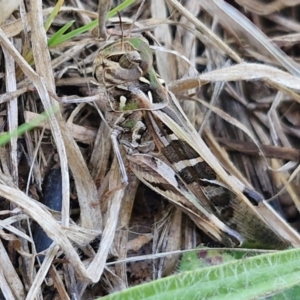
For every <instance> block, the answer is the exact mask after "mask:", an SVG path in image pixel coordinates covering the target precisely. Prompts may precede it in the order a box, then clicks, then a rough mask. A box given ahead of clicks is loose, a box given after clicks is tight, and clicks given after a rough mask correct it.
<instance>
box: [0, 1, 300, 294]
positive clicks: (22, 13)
mask: <svg viewBox="0 0 300 300" xmlns="http://www.w3.org/2000/svg"><path fill="white" fill-rule="evenodd" d="M2 2H3V1H2ZM120 2H121V1H119V2H118V3H120ZM131 2H134V1H131ZM0 3H1V0H0ZM19 3H20V1H11V3H9V5H12V7H9V5H8V6H5V7H4V8H5V9H4V10H6V11H7V13H6V11H5V12H4V11H3V12H2V13H1V16H0V23H1V22H3V23H2V24H1V25H0V45H1V48H2V50H3V51H2V52H3V55H2V56H1V57H2V63H1V64H0V87H1V91H2V94H1V95H0V128H1V130H2V131H7V132H9V131H13V130H14V129H15V128H17V127H18V126H19V125H20V124H22V123H24V122H31V121H32V120H33V119H35V117H36V116H40V115H41V114H42V113H43V112H44V111H46V112H48V113H49V120H48V121H47V122H43V123H41V124H39V125H37V126H36V128H35V129H34V130H32V131H30V132H27V133H26V134H25V135H24V136H19V137H13V138H12V139H11V140H10V145H9V146H8V145H6V146H3V147H1V148H0V165H1V172H0V196H1V197H0V239H1V240H0V282H1V284H0V285H1V292H2V294H3V296H4V297H6V298H7V299H13V298H16V299H25V298H26V297H27V298H28V299H29V298H30V299H33V298H36V299H42V298H43V297H44V298H46V297H60V298H61V299H71V298H72V295H76V297H77V298H78V299H94V298H96V297H97V296H104V295H106V294H107V293H110V292H112V291H118V290H123V289H126V288H128V287H129V286H133V285H137V284H140V283H143V282H147V281H150V280H152V279H153V278H160V277H163V276H167V275H169V274H172V273H174V271H175V272H176V269H177V263H178V259H179V258H180V253H181V252H180V251H179V250H178V249H182V250H184V251H188V249H190V248H195V247H197V246H198V245H199V244H202V245H213V246H219V244H216V243H215V242H213V241H212V240H211V239H210V238H209V237H208V236H207V235H205V234H204V233H203V232H202V231H200V230H199V229H198V228H196V226H195V224H194V222H193V221H192V220H191V219H190V218H189V217H188V216H186V215H185V214H182V212H181V211H179V210H177V209H174V206H173V205H171V204H170V203H168V202H166V201H164V199H162V198H161V197H160V196H159V195H158V194H156V193H154V192H153V191H151V190H150V189H149V188H147V187H146V186H145V185H144V184H142V183H141V184H140V182H139V181H138V179H137V177H136V176H135V175H133V173H131V171H133V170H132V169H131V170H130V166H129V164H128V160H127V158H126V156H124V157H123V159H124V164H125V168H126V172H127V174H128V177H129V185H128V186H127V187H124V186H123V185H122V183H121V178H120V171H119V166H118V164H117V162H116V160H115V155H114V153H113V150H112V147H111V130H112V128H110V127H109V124H111V123H110V120H109V118H108V115H107V114H106V115H105V113H106V110H107V102H108V101H107V100H108V97H109V92H108V90H106V89H104V88H102V87H99V86H98V85H97V86H95V84H94V82H93V80H94V77H93V71H92V70H93V61H94V59H95V57H96V55H97V53H98V51H99V48H101V47H103V46H104V45H107V44H108V43H110V42H111V41H115V40H119V39H120V36H121V35H124V38H126V37H127V35H130V36H131V37H136V36H138V37H139V36H140V34H141V33H143V36H144V37H146V38H147V39H148V40H149V43H150V45H151V49H154V50H155V56H154V63H153V65H154V68H155V69H156V70H157V71H158V73H159V74H160V75H161V77H162V78H163V79H164V80H165V81H166V82H167V83H168V89H169V90H170V91H172V92H173V93H174V94H175V96H176V98H177V99H178V100H179V103H180V104H181V106H182V108H183V110H184V111H185V115H186V116H187V117H188V118H189V119H190V121H191V124H192V125H187V127H186V128H188V127H189V126H193V127H194V128H195V129H196V131H195V134H194V135H192V136H188V137H186V135H189V134H185V136H184V134H183V131H182V130H180V128H179V127H178V126H179V125H178V124H173V123H172V121H171V120H169V119H168V118H169V117H168V118H167V117H166V114H164V111H163V110H159V109H161V108H162V107H163V106H164V105H165V104H163V105H162V104H161V106H160V107H159V109H158V110H154V111H149V114H152V115H153V116H156V117H157V119H159V120H162V121H161V122H162V123H164V121H165V123H164V124H169V125H170V123H171V124H172V126H171V127H172V130H173V131H174V132H175V131H176V130H177V129H178V131H176V132H175V133H176V134H175V135H177V137H179V138H182V139H183V140H185V141H187V143H190V144H193V145H194V144H196V146H195V147H196V148H197V150H198V152H199V153H201V154H202V156H203V158H204V159H205V160H206V161H207V162H208V164H209V165H210V166H212V167H213V168H214V169H215V170H217V171H218V172H219V175H220V176H221V177H222V178H223V179H224V183H226V184H227V185H229V186H232V187H233V188H232V190H234V191H235V192H236V193H237V194H239V196H240V197H241V198H243V197H244V196H243V194H242V193H241V191H240V185H242V183H243V185H244V186H246V187H249V188H252V187H253V188H254V189H255V190H256V191H258V192H259V193H260V194H262V195H263V197H264V198H265V199H271V200H272V202H271V200H270V202H271V204H272V205H274V207H276V209H278V211H279V213H280V215H281V216H283V217H282V218H281V217H278V218H277V217H276V218H275V219H274V213H273V210H272V209H271V208H270V206H269V204H265V203H262V204H261V203H259V205H257V207H256V206H255V207H254V209H256V210H258V211H260V214H261V216H262V217H261V219H262V220H261V222H262V223H263V224H267V225H268V226H270V227H273V228H275V229H274V231H277V234H279V235H283V236H284V237H285V238H286V240H288V241H289V242H290V243H291V244H292V245H293V246H299V235H298V233H297V232H296V230H299V229H300V201H299V199H300V188H299V186H298V184H297V179H298V176H299V175H298V173H299V170H300V167H299V151H298V150H297V149H299V145H300V142H299V138H300V134H299V129H300V122H299V116H300V95H299V92H300V88H299V87H300V80H299V77H298V75H299V74H300V73H299V66H298V61H299V55H298V53H299V51H298V50H299V49H298V48H299V46H298V44H299V39H300V38H299V34H298V32H299V30H300V28H299V22H298V19H297V16H298V14H299V12H300V1H299V0H288V1H283V0H275V1H272V2H270V1H268V2H267V3H266V2H265V1H261V0H255V1H244V0H236V1H235V3H234V5H230V4H229V3H231V2H230V1H221V0H214V1H207V0H201V1H195V0H183V1H177V0H167V1H161V0H155V1H135V3H134V4H133V5H132V6H129V7H127V8H126V9H125V10H124V11H121V12H120V16H121V20H122V24H121V25H120V20H119V17H115V18H112V19H108V20H106V16H107V13H108V11H109V8H110V6H111V5H115V4H116V3H117V1H110V0H105V1H99V2H98V3H95V1H91V0H88V1H80V0H76V1H72V4H68V6H61V7H60V10H59V12H58V13H57V15H56V17H55V19H54V20H53V21H52V22H48V23H49V24H50V25H49V28H47V30H45V29H44V24H45V22H46V18H48V16H49V15H50V14H51V13H52V11H53V9H54V7H55V5H56V2H55V1H52V0H50V1H41V0H30V1H28V3H26V5H27V6H25V5H24V4H23V3H22V7H21V8H20V10H19V11H15V12H14V13H13V15H12V16H10V14H11V11H12V10H14V9H15V8H16V7H18V5H19ZM122 3H123V2H122ZM141 3H142V5H141ZM97 4H98V6H97ZM140 5H141V6H140ZM112 8H114V7H112ZM98 17H99V19H100V20H99V21H100V22H99V34H100V37H101V38H102V39H105V40H106V39H107V41H105V42H103V41H101V40H100V39H99V38H95V36H94V35H93V33H92V32H87V31H84V32H82V33H80V34H77V35H74V36H73V37H72V39H70V40H64V42H63V43H60V44H57V45H56V46H54V47H49V46H48V42H49V40H51V39H52V38H53V36H55V35H56V34H57V33H58V32H59V31H60V30H61V28H63V27H64V26H65V25H66V24H69V22H70V24H71V23H72V25H70V27H69V29H68V31H66V32H65V34H66V35H68V34H69V33H70V32H71V33H72V32H73V30H78V29H79V28H80V29H81V28H82V27H83V26H89V22H90V21H92V22H93V24H94V26H95V24H96V21H95V19H96V18H98ZM93 20H94V21H93ZM157 42H158V43H157ZM158 44H160V45H158ZM0 51H1V49H0ZM2 52H1V54H2ZM21 53H22V54H21ZM174 54H175V55H174ZM24 57H25V59H24ZM30 57H32V58H33V59H32V60H30V59H29V58H30ZM26 59H27V60H26ZM114 59H115V60H116V61H118V59H119V57H115V58H114ZM120 90H122V88H121V89H120ZM125 90H126V88H125V89H124V87H123V92H124V91H125ZM214 90H215V91H218V92H216V93H214V92H213V91H214ZM212 99H213V101H212ZM189 100H192V101H189ZM159 105H160V104H158V105H157V107H158V106H159ZM57 107H59V110H58V111H56V108H57ZM52 112H54V113H52ZM147 113H148V112H147ZM103 115H104V116H105V117H103ZM105 118H106V120H104V119H105ZM164 118H165V119H164ZM176 126H177V127H176ZM200 129H201V130H200ZM199 130H200V131H201V138H199V135H197V132H199ZM129 131H130V130H129ZM186 131H188V130H187V129H186ZM127 133H128V132H127ZM0 138H1V136H0ZM150 139H151V137H150ZM207 145H208V146H209V148H207ZM120 148H122V146H120ZM120 150H121V152H122V150H123V149H120ZM156 150H157V149H155V150H154V153H152V154H153V155H155V154H156ZM162 160H163V158H162ZM219 162H220V164H219ZM58 165H60V167H61V174H62V186H63V187H62V203H63V207H62V209H61V211H59V212H57V211H55V210H51V209H48V208H47V207H45V206H44V205H43V204H41V203H39V202H41V201H43V199H44V196H45V194H46V193H45V188H44V184H45V181H46V180H45V178H47V174H48V172H49V170H51V169H52V168H56V167H57V166H58ZM221 166H222V167H221ZM223 167H224V168H225V169H226V171H229V173H230V175H234V176H235V177H236V178H237V179H238V180H236V179H233V177H231V176H228V173H227V172H226V171H224V170H223ZM31 170H32V171H31ZM174 174H175V173H174ZM161 177H163V176H161ZM174 178H175V175H174ZM161 181H163V178H162V179H161ZM42 183H43V184H42ZM158 185H159V183H158ZM27 187H28V188H27ZM54 190H55V189H54V188H53V194H54ZM167 193H168V192H166V194H167ZM169 194H170V193H169ZM38 201H39V202H38ZM245 201H247V199H246V200H245ZM243 208H244V206H243V204H241V207H240V209H243ZM191 215H193V213H191ZM276 216H277V215H276ZM214 217H216V216H214ZM194 220H195V222H196V223H197V221H199V220H197V219H196V218H195V219H194ZM274 220H275V221H274ZM288 222H290V224H292V225H293V227H294V228H295V229H296V230H293V229H291V227H290V226H289V225H288ZM216 223H217V221H216ZM36 224H39V225H40V226H41V228H42V229H43V230H44V232H45V234H46V236H48V237H50V238H51V240H52V245H51V246H50V247H49V248H48V249H47V250H45V251H44V252H42V253H37V251H38V250H36V249H37V247H36V245H35V244H37V242H36V241H35V227H36ZM247 226H248V225H247ZM247 226H246V227H247ZM252 229H253V228H252V227H250V228H249V231H251V230H252ZM50 244H51V243H50ZM168 254H170V256H168V257H166V256H167V255H168ZM37 255H38V256H39V258H40V260H41V264H38V263H37V258H36V256H37ZM171 255H172V256H171ZM45 282H46V283H47V284H49V283H51V282H54V285H53V286H47V284H45ZM91 283H94V284H93V285H91ZM53 291H55V295H54V294H53ZM1 292H0V298H1V297H2V294H1ZM50 293H52V294H50Z"/></svg>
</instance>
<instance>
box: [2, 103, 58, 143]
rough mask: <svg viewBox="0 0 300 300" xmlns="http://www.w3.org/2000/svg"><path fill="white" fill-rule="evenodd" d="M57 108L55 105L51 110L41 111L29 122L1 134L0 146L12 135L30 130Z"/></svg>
mask: <svg viewBox="0 0 300 300" xmlns="http://www.w3.org/2000/svg"><path fill="white" fill-rule="evenodd" d="M58 109H59V108H58V107H57V108H56V109H53V111H51V112H43V113H42V114H40V115H39V116H38V117H36V118H34V119H33V120H32V121H30V122H29V123H24V124H22V125H20V126H19V127H18V128H17V129H16V130H14V131H12V132H6V133H4V134H1V135H0V146H3V145H5V144H7V143H8V142H9V141H10V139H11V138H12V137H18V136H20V135H22V134H24V133H25V132H26V131H29V130H32V129H33V128H35V127H36V126H37V125H38V124H40V123H42V122H44V121H46V120H47V119H48V118H49V115H50V114H53V113H55V112H56V111H58Z"/></svg>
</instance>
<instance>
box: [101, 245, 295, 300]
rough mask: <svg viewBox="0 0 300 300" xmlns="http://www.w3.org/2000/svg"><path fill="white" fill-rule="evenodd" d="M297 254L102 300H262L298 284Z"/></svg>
mask: <svg viewBox="0 0 300 300" xmlns="http://www.w3.org/2000/svg"><path fill="white" fill-rule="evenodd" d="M299 260H300V250H299V249H292V250H285V251H281V252H276V253H269V254H263V255H258V256H255V257H250V258H246V259H240V260H234V261H230V262H227V263H224V264H222V265H218V266H212V267H206V268H201V269H197V270H194V271H189V272H182V273H179V274H177V275H174V276H170V277H166V278H163V279H160V280H156V281H152V282H149V283H146V284H143V285H139V286H135V287H132V288H129V289H127V290H125V291H122V292H118V293H114V294H111V295H108V296H106V297H103V298H101V300H116V299H122V300H126V299H128V300H129V299H131V300H135V299H136V300H138V299H144V300H154V299H164V300H177V299H215V300H221V299H222V300H225V299H228V300H234V299H236V300H241V299H243V300H247V299H249V300H250V299H264V298H265V297H267V296H270V295H274V294H276V293H279V292H281V291H282V290H285V289H289V288H291V287H293V286H296V285H298V284H299V283H300V267H299Z"/></svg>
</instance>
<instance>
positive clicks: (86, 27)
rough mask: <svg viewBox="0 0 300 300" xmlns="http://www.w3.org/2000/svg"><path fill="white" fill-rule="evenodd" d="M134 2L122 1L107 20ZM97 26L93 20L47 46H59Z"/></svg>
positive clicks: (133, 0)
mask: <svg viewBox="0 0 300 300" xmlns="http://www.w3.org/2000/svg"><path fill="white" fill-rule="evenodd" d="M134 2H135V0H125V1H123V2H122V3H121V4H119V5H118V6H117V7H115V8H114V9H112V10H111V11H110V12H109V13H108V14H107V18H111V17H113V16H115V15H116V14H117V13H118V12H120V11H122V10H124V9H125V8H127V7H128V6H130V5H131V4H132V3H134ZM97 25H98V20H94V21H92V22H90V23H89V24H86V25H84V26H82V27H79V28H76V29H74V30H72V31H70V32H69V33H67V34H64V35H61V36H60V37H58V38H57V39H56V40H55V41H53V42H52V43H51V44H50V43H49V42H48V45H49V46H56V45H59V44H61V43H63V42H66V41H67V40H69V39H72V38H74V37H76V36H78V35H79V34H82V33H85V32H87V31H89V30H92V29H94V28H95V27H96V26H97ZM51 39H52V37H51ZM49 41H50V40H49Z"/></svg>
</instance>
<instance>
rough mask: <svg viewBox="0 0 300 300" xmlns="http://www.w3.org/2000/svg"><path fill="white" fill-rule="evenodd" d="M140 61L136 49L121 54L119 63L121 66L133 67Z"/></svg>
mask: <svg viewBox="0 0 300 300" xmlns="http://www.w3.org/2000/svg"><path fill="white" fill-rule="evenodd" d="M141 63H142V59H141V55H140V54H139V52H137V51H129V52H127V53H125V54H124V55H122V56H121V58H120V60H119V64H120V66H121V67H122V68H125V69H133V68H136V67H137V66H139V65H140V64H141Z"/></svg>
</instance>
